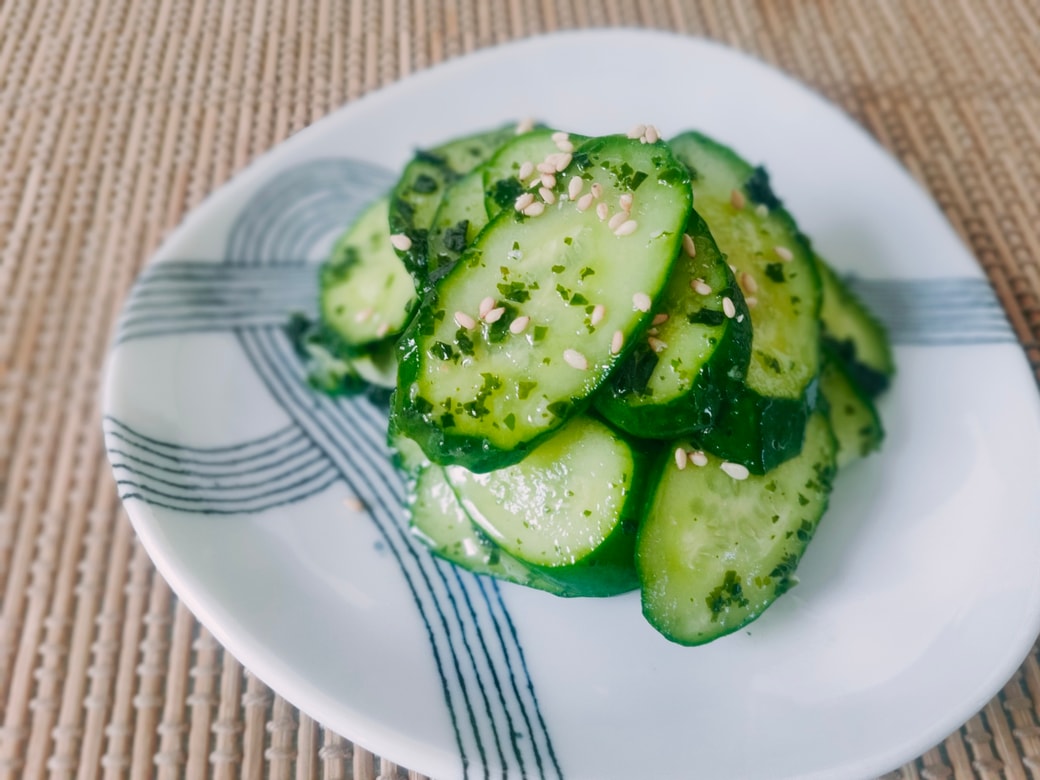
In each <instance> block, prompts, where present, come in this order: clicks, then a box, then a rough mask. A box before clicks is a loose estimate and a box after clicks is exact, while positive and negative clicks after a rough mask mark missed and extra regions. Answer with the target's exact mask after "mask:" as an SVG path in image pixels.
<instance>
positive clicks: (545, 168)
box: [534, 160, 556, 173]
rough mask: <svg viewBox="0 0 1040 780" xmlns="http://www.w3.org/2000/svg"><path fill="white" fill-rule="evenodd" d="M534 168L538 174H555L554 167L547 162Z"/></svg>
mask: <svg viewBox="0 0 1040 780" xmlns="http://www.w3.org/2000/svg"><path fill="white" fill-rule="evenodd" d="M534 168H535V170H536V171H538V173H556V166H555V165H553V164H552V163H551V162H549V161H548V160H544V161H542V162H540V163H538V164H537V165H536V166H534Z"/></svg>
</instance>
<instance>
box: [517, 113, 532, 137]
mask: <svg viewBox="0 0 1040 780" xmlns="http://www.w3.org/2000/svg"><path fill="white" fill-rule="evenodd" d="M532 130H534V119H532V118H531V117H527V119H521V120H520V121H519V122H517V123H516V134H517V135H520V134H521V133H530V132H531V131H532Z"/></svg>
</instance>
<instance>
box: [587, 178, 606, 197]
mask: <svg viewBox="0 0 1040 780" xmlns="http://www.w3.org/2000/svg"><path fill="white" fill-rule="evenodd" d="M589 191H590V192H591V193H592V197H593V198H598V197H599V196H600V195H602V194H603V185H602V184H600V183H599V182H598V181H594V182H592V186H591V187H590V188H589Z"/></svg>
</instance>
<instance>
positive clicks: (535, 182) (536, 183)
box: [527, 173, 545, 190]
mask: <svg viewBox="0 0 1040 780" xmlns="http://www.w3.org/2000/svg"><path fill="white" fill-rule="evenodd" d="M544 175H545V174H542V173H539V174H536V175H535V176H534V178H532V179H531V181H529V182H527V189H529V190H533V189H537V188H538V187H541V186H542V176H544Z"/></svg>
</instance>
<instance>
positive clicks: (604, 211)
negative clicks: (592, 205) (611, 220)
mask: <svg viewBox="0 0 1040 780" xmlns="http://www.w3.org/2000/svg"><path fill="white" fill-rule="evenodd" d="M609 213H610V207H609V206H607V204H606V203H600V204H598V205H597V206H596V216H597V217H599V218H600V220H601V221H602V220H604V219H606V218H607V215H608V214H609Z"/></svg>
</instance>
